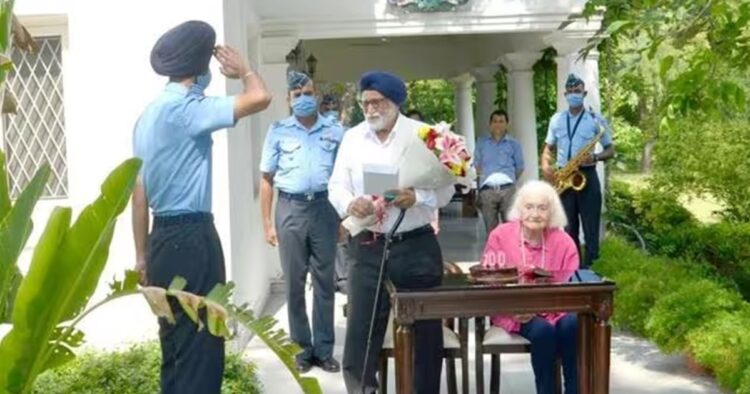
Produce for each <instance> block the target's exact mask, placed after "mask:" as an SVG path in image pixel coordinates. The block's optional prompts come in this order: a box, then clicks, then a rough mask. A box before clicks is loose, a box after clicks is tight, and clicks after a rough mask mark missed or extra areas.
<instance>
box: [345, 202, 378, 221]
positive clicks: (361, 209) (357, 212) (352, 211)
mask: <svg viewBox="0 0 750 394" xmlns="http://www.w3.org/2000/svg"><path fill="white" fill-rule="evenodd" d="M346 212H348V213H349V215H352V216H354V217H356V218H360V219H362V218H366V217H368V216H370V215H372V214H373V213H375V205H374V204H373V203H372V201H371V200H370V199H369V198H367V197H357V198H355V199H354V201H352V202H351V203H350V204H349V208H347V210H346Z"/></svg>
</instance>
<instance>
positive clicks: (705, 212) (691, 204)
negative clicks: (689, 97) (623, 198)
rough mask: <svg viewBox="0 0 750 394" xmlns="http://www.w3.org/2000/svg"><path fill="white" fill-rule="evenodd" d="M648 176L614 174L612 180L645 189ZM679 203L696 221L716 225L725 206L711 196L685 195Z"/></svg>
mask: <svg viewBox="0 0 750 394" xmlns="http://www.w3.org/2000/svg"><path fill="white" fill-rule="evenodd" d="M648 177H649V175H648V174H641V173H612V175H611V179H612V180H617V181H621V182H625V183H627V184H629V185H630V186H631V187H634V188H643V187H646V186H647V185H648ZM679 201H680V202H681V203H682V205H683V206H684V207H685V208H687V210H688V211H690V212H691V213H692V214H693V216H695V218H696V219H698V220H700V221H701V222H703V223H715V222H718V221H719V218H718V217H717V216H716V215H714V212H715V211H720V210H721V209H723V206H722V204H721V202H720V201H718V200H717V199H716V198H714V197H713V196H711V195H701V196H691V195H687V194H683V195H681V196H680V198H679Z"/></svg>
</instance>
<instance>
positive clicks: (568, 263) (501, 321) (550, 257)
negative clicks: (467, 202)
mask: <svg viewBox="0 0 750 394" xmlns="http://www.w3.org/2000/svg"><path fill="white" fill-rule="evenodd" d="M544 245H545V249H546V250H545V253H544V254H545V256H544V260H545V261H544V262H542V247H541V245H540V246H531V245H529V244H528V242H525V244H524V245H523V247H524V249H525V254H526V266H523V256H522V255H521V222H520V221H518V220H514V221H511V222H507V223H503V224H501V225H499V226H497V227H496V228H495V229H494V230H493V231H492V232H491V233H490V236H489V239H488V240H487V245H486V246H485V248H484V253H483V254H482V265H485V266H488V265H492V264H493V263H494V265H499V266H503V267H517V268H518V273H519V275H523V274H524V273H525V272H528V271H531V270H533V269H534V268H542V269H544V270H546V271H549V272H550V273H551V274H552V281H553V282H555V283H563V282H567V281H568V279H570V277H571V276H572V275H573V273H574V272H575V270H576V269H578V264H579V258H578V250H577V249H576V245H575V243H574V242H573V239H572V238H570V236H569V235H568V234H567V233H566V232H565V231H563V230H562V229H560V228H549V229H547V230H545V231H544ZM539 316H540V317H542V318H544V319H546V320H547V321H548V322H550V324H552V325H554V324H555V323H556V322H557V321H558V320H559V319H560V318H562V317H563V316H565V313H560V312H555V313H543V314H539ZM492 323H493V324H494V325H496V326H500V327H502V328H504V329H505V331H508V332H512V333H515V332H518V331H519V330H520V329H521V324H520V323H518V322H517V321H515V320H514V319H513V318H512V317H511V316H508V315H498V316H493V317H492Z"/></svg>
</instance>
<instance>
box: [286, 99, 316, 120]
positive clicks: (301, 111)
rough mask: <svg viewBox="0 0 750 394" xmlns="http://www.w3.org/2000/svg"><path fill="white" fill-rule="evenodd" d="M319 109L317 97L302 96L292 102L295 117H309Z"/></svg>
mask: <svg viewBox="0 0 750 394" xmlns="http://www.w3.org/2000/svg"><path fill="white" fill-rule="evenodd" d="M317 109H318V103H317V101H315V97H313V96H307V95H304V94H303V95H301V96H299V97H297V98H295V99H293V100H292V112H293V113H294V115H295V116H301V117H308V116H310V115H312V114H314V113H315V111H316V110H317Z"/></svg>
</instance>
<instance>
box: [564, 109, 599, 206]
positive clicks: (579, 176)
mask: <svg viewBox="0 0 750 394" xmlns="http://www.w3.org/2000/svg"><path fill="white" fill-rule="evenodd" d="M597 124H598V123H597ZM598 128H599V132H598V133H597V134H596V136H595V137H594V138H592V139H591V141H589V143H588V144H586V146H584V147H583V149H581V150H580V151H578V153H576V155H575V156H574V157H573V158H572V159H570V160H569V161H568V163H567V164H565V167H563V168H561V169H559V170H557V171H555V184H554V186H555V190H557V194H562V193H563V192H564V191H566V190H568V189H573V190H575V191H577V192H578V191H581V190H583V188H584V187H586V175H583V173H582V172H581V171H580V169H579V168H580V167H581V164H583V160H584V159H585V158H587V157H589V156H590V155H591V152H593V151H594V148H596V144H597V143H598V142H599V140H601V139H602V136H604V130H603V129H602V127H601V126H599V127H598ZM571 143H572V142H571Z"/></svg>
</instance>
